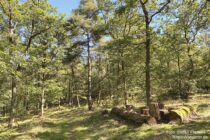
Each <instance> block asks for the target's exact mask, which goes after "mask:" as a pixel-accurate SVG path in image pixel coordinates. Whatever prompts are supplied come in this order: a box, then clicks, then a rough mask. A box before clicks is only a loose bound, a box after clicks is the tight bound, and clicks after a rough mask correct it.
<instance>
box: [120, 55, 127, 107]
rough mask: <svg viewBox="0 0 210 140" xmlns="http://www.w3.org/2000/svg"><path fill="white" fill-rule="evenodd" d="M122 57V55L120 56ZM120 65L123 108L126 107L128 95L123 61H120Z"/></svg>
mask: <svg viewBox="0 0 210 140" xmlns="http://www.w3.org/2000/svg"><path fill="white" fill-rule="evenodd" d="M122 57H123V55H122ZM121 65H122V80H123V92H124V100H125V106H127V105H128V93H127V91H126V77H125V76H126V75H125V62H124V60H122V61H121Z"/></svg>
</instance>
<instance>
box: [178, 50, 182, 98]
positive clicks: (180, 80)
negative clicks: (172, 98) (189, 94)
mask: <svg viewBox="0 0 210 140" xmlns="http://www.w3.org/2000/svg"><path fill="white" fill-rule="evenodd" d="M178 53H179V52H178ZM177 65H178V73H179V96H180V97H181V96H182V93H181V86H182V79H181V67H180V55H179V54H178V61H177Z"/></svg>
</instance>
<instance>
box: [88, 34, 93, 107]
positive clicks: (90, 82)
mask: <svg viewBox="0 0 210 140" xmlns="http://www.w3.org/2000/svg"><path fill="white" fill-rule="evenodd" d="M87 53H88V60H87V63H88V64H87V65H88V110H92V108H93V101H92V75H91V59H90V34H89V33H88V34H87Z"/></svg>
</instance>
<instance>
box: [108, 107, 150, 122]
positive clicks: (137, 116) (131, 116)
mask: <svg viewBox="0 0 210 140" xmlns="http://www.w3.org/2000/svg"><path fill="white" fill-rule="evenodd" d="M111 113H112V114H114V115H116V116H119V117H121V118H122V119H125V120H128V121H132V122H134V123H137V124H143V123H147V121H148V119H149V118H150V116H147V115H141V113H137V112H135V111H133V110H127V109H126V108H120V107H114V108H112V110H111ZM149 122H151V121H149Z"/></svg>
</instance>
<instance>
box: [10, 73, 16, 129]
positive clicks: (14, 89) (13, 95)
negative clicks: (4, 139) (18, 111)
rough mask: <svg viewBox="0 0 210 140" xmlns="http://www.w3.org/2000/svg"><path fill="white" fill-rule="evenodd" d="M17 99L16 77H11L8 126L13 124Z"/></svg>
mask: <svg viewBox="0 0 210 140" xmlns="http://www.w3.org/2000/svg"><path fill="white" fill-rule="evenodd" d="M16 101H17V88H16V78H15V77H14V76H13V77H12V98H11V106H10V118H9V124H8V126H9V127H13V126H14V121H15V119H14V118H15V106H16Z"/></svg>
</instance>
